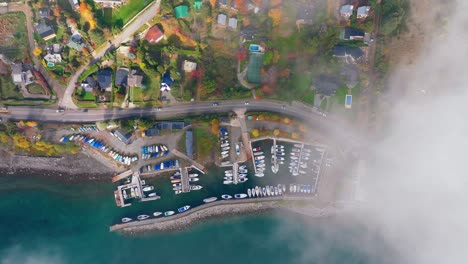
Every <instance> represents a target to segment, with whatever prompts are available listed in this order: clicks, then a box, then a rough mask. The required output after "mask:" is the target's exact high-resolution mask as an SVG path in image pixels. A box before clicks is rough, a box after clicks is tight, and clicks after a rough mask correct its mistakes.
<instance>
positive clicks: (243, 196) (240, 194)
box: [234, 193, 247, 199]
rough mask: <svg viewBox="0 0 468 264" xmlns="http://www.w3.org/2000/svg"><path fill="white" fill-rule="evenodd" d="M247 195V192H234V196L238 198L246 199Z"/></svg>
mask: <svg viewBox="0 0 468 264" xmlns="http://www.w3.org/2000/svg"><path fill="white" fill-rule="evenodd" d="M246 197H247V194H245V193H238V194H234V198H236V199H244V198H246Z"/></svg>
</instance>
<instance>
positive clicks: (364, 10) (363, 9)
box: [357, 6, 370, 17]
mask: <svg viewBox="0 0 468 264" xmlns="http://www.w3.org/2000/svg"><path fill="white" fill-rule="evenodd" d="M369 11H370V6H360V7H358V9H357V16H358V17H360V16H368V15H369Z"/></svg>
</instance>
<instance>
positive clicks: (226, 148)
mask: <svg viewBox="0 0 468 264" xmlns="http://www.w3.org/2000/svg"><path fill="white" fill-rule="evenodd" d="M230 149H231V147H229V146H227V147H224V148H221V150H223V151H226V150H230Z"/></svg>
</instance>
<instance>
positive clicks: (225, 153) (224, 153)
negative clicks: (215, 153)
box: [221, 150, 229, 155]
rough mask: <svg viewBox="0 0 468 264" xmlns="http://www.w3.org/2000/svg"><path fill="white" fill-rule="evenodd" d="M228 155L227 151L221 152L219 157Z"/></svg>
mask: <svg viewBox="0 0 468 264" xmlns="http://www.w3.org/2000/svg"><path fill="white" fill-rule="evenodd" d="M228 153H229V151H227V150H226V151H222V152H221V155H227V154H228Z"/></svg>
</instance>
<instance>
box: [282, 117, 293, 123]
mask: <svg viewBox="0 0 468 264" xmlns="http://www.w3.org/2000/svg"><path fill="white" fill-rule="evenodd" d="M283 123H285V124H289V123H291V119H289V118H287V117H285V118H283Z"/></svg>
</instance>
